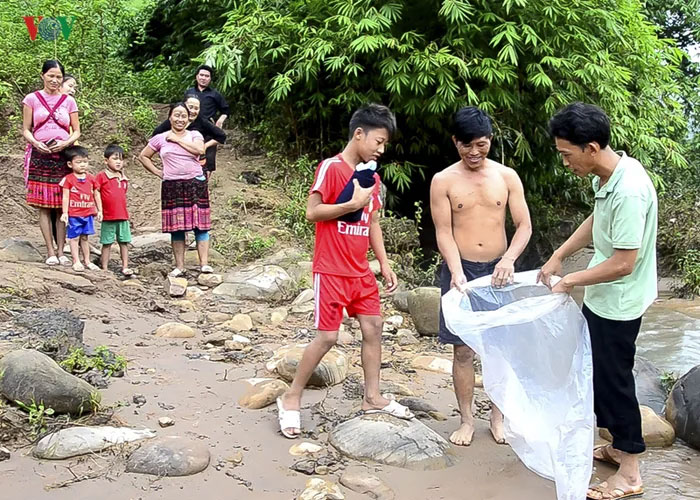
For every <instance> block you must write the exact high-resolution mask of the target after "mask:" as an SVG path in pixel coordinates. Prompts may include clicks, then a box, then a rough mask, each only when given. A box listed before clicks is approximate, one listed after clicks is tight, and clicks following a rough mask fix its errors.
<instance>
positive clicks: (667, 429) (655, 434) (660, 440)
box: [599, 406, 676, 448]
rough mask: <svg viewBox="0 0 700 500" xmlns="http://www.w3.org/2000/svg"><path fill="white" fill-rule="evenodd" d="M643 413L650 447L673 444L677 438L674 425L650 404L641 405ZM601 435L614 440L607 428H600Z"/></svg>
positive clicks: (643, 434) (644, 426) (643, 426)
mask: <svg viewBox="0 0 700 500" xmlns="http://www.w3.org/2000/svg"><path fill="white" fill-rule="evenodd" d="M639 412H640V413H641V414H642V436H643V437H644V442H645V443H646V445H647V447H648V448H664V447H666V446H671V445H672V444H673V442H674V441H675V440H676V434H675V432H674V431H673V427H671V424H669V423H668V422H667V421H666V420H664V419H663V418H662V417H660V416H658V415H657V414H656V412H654V410H653V409H651V408H649V407H648V406H640V407H639ZM599 434H600V437H602V438H603V439H607V440H608V441H612V435H611V434H610V432H609V431H608V430H607V429H600V432H599Z"/></svg>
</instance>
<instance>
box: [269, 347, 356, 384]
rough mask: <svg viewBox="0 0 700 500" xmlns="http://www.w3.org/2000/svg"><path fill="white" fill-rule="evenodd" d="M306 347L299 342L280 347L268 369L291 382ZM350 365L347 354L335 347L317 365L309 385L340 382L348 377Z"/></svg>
mask: <svg viewBox="0 0 700 500" xmlns="http://www.w3.org/2000/svg"><path fill="white" fill-rule="evenodd" d="M305 347H306V346H305V345H301V344H299V345H291V346H285V347H281V348H279V349H278V350H277V351H275V353H274V354H273V356H272V358H271V359H270V361H268V362H267V365H266V366H267V369H268V370H269V371H271V372H276V373H277V374H279V375H280V376H281V377H282V378H283V379H285V380H287V381H288V382H291V381H292V380H294V375H295V374H296V372H297V367H298V366H299V362H300V361H301V357H302V356H303V354H304V348H305ZM348 366H349V360H348V356H347V354H345V353H344V352H342V351H340V350H339V349H336V348H335V347H334V348H332V349H331V350H330V351H328V353H327V354H326V355H325V356H324V357H323V358H322V359H321V362H320V363H319V364H318V366H316V368H315V369H314V371H313V373H312V374H311V378H310V379H309V383H308V384H307V385H310V386H316V387H326V386H331V385H335V384H339V383H341V382H342V381H343V380H345V377H347V375H348Z"/></svg>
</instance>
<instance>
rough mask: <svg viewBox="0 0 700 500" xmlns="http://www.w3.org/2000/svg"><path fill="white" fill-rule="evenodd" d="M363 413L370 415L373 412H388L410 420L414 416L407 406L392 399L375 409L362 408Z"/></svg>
mask: <svg viewBox="0 0 700 500" xmlns="http://www.w3.org/2000/svg"><path fill="white" fill-rule="evenodd" d="M363 413H364V414H365V415H371V414H373V413H388V414H389V415H393V416H394V417H396V418H400V419H402V420H411V419H412V418H413V417H414V416H415V415H414V414H413V413H412V412H411V410H410V409H409V408H408V407H407V406H404V405H402V404H401V403H399V402H398V401H396V400H394V399H392V400H391V401H389V404H388V405H386V406H385V407H384V408H381V409H376V410H364V411H363Z"/></svg>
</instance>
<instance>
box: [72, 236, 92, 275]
mask: <svg viewBox="0 0 700 500" xmlns="http://www.w3.org/2000/svg"><path fill="white" fill-rule="evenodd" d="M80 249H81V250H82V251H83V262H84V263H85V267H87V266H88V265H89V264H90V242H88V237H87V236H86V235H84V234H81V235H80ZM71 251H72V250H71Z"/></svg>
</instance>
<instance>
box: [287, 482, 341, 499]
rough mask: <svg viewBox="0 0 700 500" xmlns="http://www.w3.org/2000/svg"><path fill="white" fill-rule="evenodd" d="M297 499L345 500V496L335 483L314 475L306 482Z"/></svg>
mask: <svg viewBox="0 0 700 500" xmlns="http://www.w3.org/2000/svg"><path fill="white" fill-rule="evenodd" d="M298 500H345V496H344V495H343V493H342V492H341V491H340V488H339V487H338V485H337V484H335V483H331V482H330V481H326V480H325V479H320V478H317V477H314V478H311V479H309V480H308V481H307V482H306V489H304V491H302V492H301V494H300V495H299V497H298Z"/></svg>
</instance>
